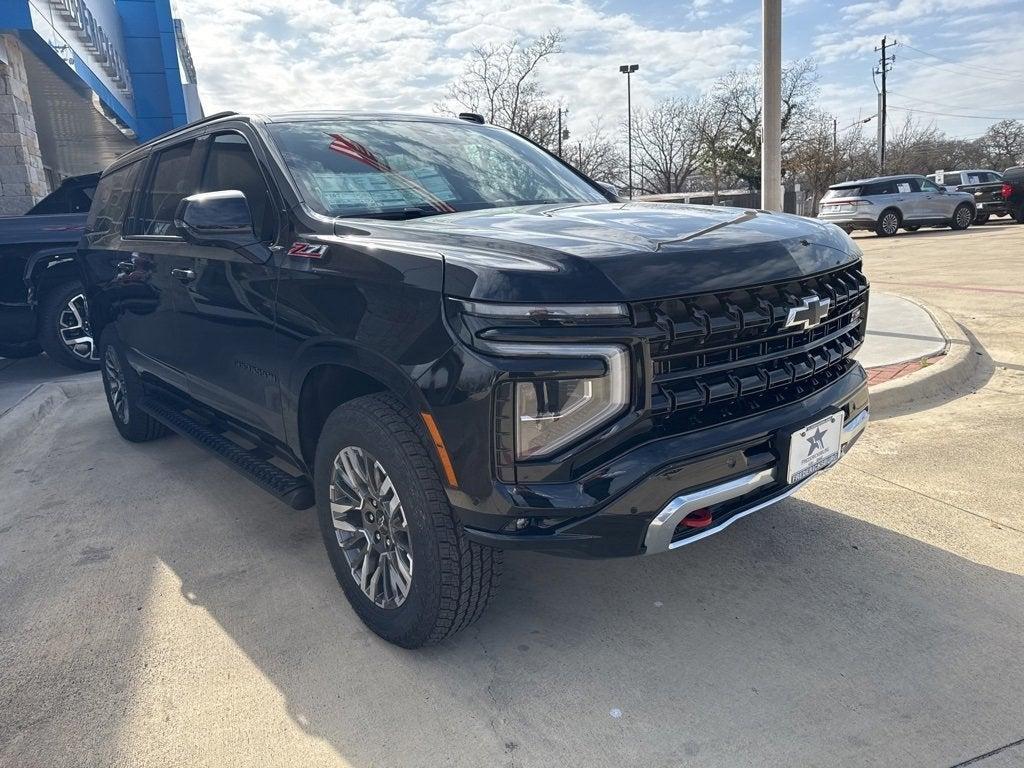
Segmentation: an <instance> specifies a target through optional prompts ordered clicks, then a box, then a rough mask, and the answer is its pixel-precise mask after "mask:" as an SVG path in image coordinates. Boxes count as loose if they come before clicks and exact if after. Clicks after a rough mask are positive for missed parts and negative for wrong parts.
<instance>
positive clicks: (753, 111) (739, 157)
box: [711, 58, 818, 189]
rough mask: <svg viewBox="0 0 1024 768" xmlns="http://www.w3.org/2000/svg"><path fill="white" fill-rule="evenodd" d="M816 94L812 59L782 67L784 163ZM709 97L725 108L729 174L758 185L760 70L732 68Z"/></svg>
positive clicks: (809, 112)
mask: <svg viewBox="0 0 1024 768" xmlns="http://www.w3.org/2000/svg"><path fill="white" fill-rule="evenodd" d="M817 96H818V69H817V65H816V64H815V63H814V60H813V59H809V58H808V59H799V60H797V61H794V62H791V63H790V64H788V65H786V66H785V67H784V68H783V70H782V152H783V165H784V166H785V161H786V155H787V153H788V151H789V150H790V149H791V147H792V138H793V137H794V136H796V135H799V134H800V133H801V131H803V129H804V127H805V124H806V123H807V121H808V120H811V119H812V116H813V113H814V103H815V101H816V100H817ZM711 97H712V98H713V99H716V100H719V101H721V102H722V103H723V107H724V108H725V109H727V110H728V112H729V115H730V122H731V128H732V139H733V140H732V146H731V147H730V149H729V151H728V152H727V153H726V156H725V160H726V168H727V171H728V172H729V173H731V174H732V175H734V176H737V177H738V178H740V179H743V180H744V181H745V182H746V183H747V185H748V186H749V187H750V188H751V189H758V188H760V186H761V72H760V70H759V69H746V70H733V71H732V72H729V73H728V74H727V75H725V76H724V77H722V78H721V79H719V80H718V82H717V83H716V84H715V87H714V89H713V90H712V94H711Z"/></svg>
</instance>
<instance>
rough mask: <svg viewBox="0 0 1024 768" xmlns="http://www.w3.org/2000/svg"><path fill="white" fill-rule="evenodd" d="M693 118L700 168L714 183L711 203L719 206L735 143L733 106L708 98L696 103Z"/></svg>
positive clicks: (703, 97)
mask: <svg viewBox="0 0 1024 768" xmlns="http://www.w3.org/2000/svg"><path fill="white" fill-rule="evenodd" d="M692 115H693V130H694V131H695V132H696V134H697V162H698V167H699V169H700V171H701V172H702V173H703V174H705V175H706V176H707V177H708V179H710V181H711V189H712V195H711V204H712V205H718V195H719V192H720V191H721V189H722V179H723V176H724V175H725V168H726V160H727V158H728V154H729V152H730V151H731V148H732V144H733V134H732V123H731V120H730V112H729V107H728V104H726V103H725V101H724V100H722V99H718V98H715V97H714V96H712V95H705V96H702V97H701V98H700V100H699V101H697V102H696V104H694V107H693V112H692Z"/></svg>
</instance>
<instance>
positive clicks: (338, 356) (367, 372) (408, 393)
mask: <svg viewBox="0 0 1024 768" xmlns="http://www.w3.org/2000/svg"><path fill="white" fill-rule="evenodd" d="M322 365H333V366H338V367H342V368H349V369H351V370H353V371H356V372H357V373H360V374H362V375H364V376H368V377H370V378H372V379H374V380H376V381H378V382H380V383H381V385H383V386H384V387H385V388H386V389H387V390H388V391H389V392H391V394H393V395H395V396H396V397H398V398H399V399H400V400H401V401H402V402H404V403H405V404H406V405H407V406H408V407H409V408H410V409H411V410H412V411H413V412H414V413H422V412H424V411H428V412H429V410H430V408H429V406H428V404H427V401H426V399H425V398H424V397H423V394H422V393H421V392H420V390H419V388H418V387H417V386H416V383H415V379H416V378H417V377H418V375H420V374H422V373H424V372H426V371H427V370H428V369H429V367H430V365H431V363H427V364H423V365H417V366H416V367H415V368H414V369H412V371H411V372H406V371H405V370H403V369H402V367H401V366H399V365H397V364H396V363H394V362H392V361H391V360H389V359H388V358H386V357H384V356H383V355H378V354H376V353H375V352H373V351H371V350H369V349H367V348H365V347H362V346H359V345H357V344H355V343H353V342H351V341H346V340H345V339H339V338H318V339H310V340H308V341H307V342H306V343H305V344H303V345H302V347H301V348H300V349H299V351H298V352H297V353H296V355H295V356H294V357H293V358H292V359H291V360H290V361H289V362H288V364H287V369H286V370H287V374H286V376H283V377H282V381H281V396H282V399H283V401H284V402H283V405H284V408H283V410H284V414H285V425H284V428H285V435H286V440H287V442H288V444H289V445H290V446H291V448H292V449H293V450H294V451H295V452H296V455H299V456H301V446H300V442H301V441H300V434H299V402H300V398H301V395H302V388H303V385H304V384H305V382H306V380H307V378H308V377H309V375H310V373H311V372H312V371H313V369H314V368H318V367H320V366H322Z"/></svg>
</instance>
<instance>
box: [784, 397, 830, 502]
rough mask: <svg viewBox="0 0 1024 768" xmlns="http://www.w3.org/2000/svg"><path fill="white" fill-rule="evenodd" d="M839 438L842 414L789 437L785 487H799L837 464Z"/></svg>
mask: <svg viewBox="0 0 1024 768" xmlns="http://www.w3.org/2000/svg"><path fill="white" fill-rule="evenodd" d="M842 437H843V413H842V411H838V412H836V413H833V414H832V415H830V416H826V417H825V418H824V419H821V420H820V421H816V422H814V423H813V424H809V425H807V426H806V427H804V428H803V429H801V430H798V431H796V432H794V433H793V434H792V435H790V438H789V465H788V467H787V472H786V483H787V484H792V483H799V482H800V481H801V480H803V479H805V478H808V477H810V476H811V475H813V474H814V473H815V472H818V471H820V470H822V469H825V468H826V467H830V466H832V465H833V464H835V463H836V462H837V461H839V446H840V441H841V440H842Z"/></svg>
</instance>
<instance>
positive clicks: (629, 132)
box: [619, 64, 640, 200]
mask: <svg viewBox="0 0 1024 768" xmlns="http://www.w3.org/2000/svg"><path fill="white" fill-rule="evenodd" d="M638 69H640V65H639V64H623V65H622V66H621V67H619V72H621V73H622V74H624V75H625V76H626V168H627V172H628V174H629V199H630V200H632V199H633V92H632V87H631V84H630V75H632V74H633V73H634V72H636V71H637V70H638Z"/></svg>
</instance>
